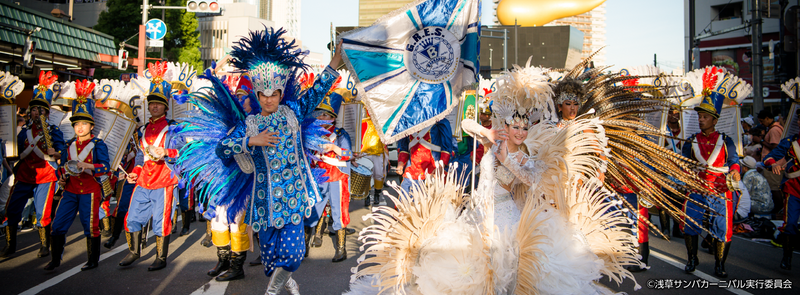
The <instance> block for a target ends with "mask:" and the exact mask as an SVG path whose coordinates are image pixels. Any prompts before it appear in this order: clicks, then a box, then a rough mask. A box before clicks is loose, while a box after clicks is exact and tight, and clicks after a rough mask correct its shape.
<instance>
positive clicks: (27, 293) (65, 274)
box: [20, 231, 153, 295]
mask: <svg viewBox="0 0 800 295" xmlns="http://www.w3.org/2000/svg"><path fill="white" fill-rule="evenodd" d="M81 233H83V232H81ZM81 236H82V235H81ZM152 236H153V231H149V232H148V234H147V238H148V239H149V238H150V237H152ZM125 250H128V244H127V243H125V244H122V245H120V246H117V247H116V248H114V249H113V250H111V251H108V252H106V253H104V254H102V255H100V261H103V260H105V259H106V258H109V257H111V256H114V255H117V253H119V252H122V251H125ZM81 267H83V265H79V266H76V267H73V268H72V269H70V270H68V271H65V272H63V273H61V274H60V275H58V276H56V277H54V278H52V279H49V280H47V281H44V282H43V283H41V284H39V285H36V286H35V287H33V288H30V289H28V290H27V291H25V292H22V293H20V295H33V294H38V293H39V292H42V291H44V290H45V289H47V288H50V287H52V286H55V285H56V284H58V283H61V282H62V281H64V280H66V279H68V278H69V277H71V276H74V275H75V274H77V273H79V272H81Z"/></svg>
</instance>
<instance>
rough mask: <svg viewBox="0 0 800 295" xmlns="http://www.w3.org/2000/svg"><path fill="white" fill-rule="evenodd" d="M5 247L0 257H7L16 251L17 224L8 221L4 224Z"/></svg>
mask: <svg viewBox="0 0 800 295" xmlns="http://www.w3.org/2000/svg"><path fill="white" fill-rule="evenodd" d="M5 230H6V247H5V248H3V253H0V257H3V258H5V257H9V256H11V255H13V254H14V253H15V252H17V225H16V224H11V222H9V223H8V225H7V226H6V229H5Z"/></svg>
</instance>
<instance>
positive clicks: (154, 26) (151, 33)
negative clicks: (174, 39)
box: [145, 18, 167, 47]
mask: <svg viewBox="0 0 800 295" xmlns="http://www.w3.org/2000/svg"><path fill="white" fill-rule="evenodd" d="M145 27H146V29H145V32H146V33H147V46H148V47H164V40H163V39H164V36H166V35H167V24H165V23H164V22H163V21H162V20H160V19H157V18H154V19H151V20H149V21H147V23H145Z"/></svg>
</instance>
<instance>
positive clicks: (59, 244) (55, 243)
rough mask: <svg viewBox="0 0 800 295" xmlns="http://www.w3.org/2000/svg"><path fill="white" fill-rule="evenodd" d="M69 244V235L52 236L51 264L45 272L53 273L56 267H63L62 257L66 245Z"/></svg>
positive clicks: (46, 267) (45, 268)
mask: <svg viewBox="0 0 800 295" xmlns="http://www.w3.org/2000/svg"><path fill="white" fill-rule="evenodd" d="M66 243H67V235H54V236H50V247H52V249H51V250H50V263H48V264H47V265H46V266H45V267H44V270H46V271H51V270H54V269H56V267H59V266H61V255H62V254H64V244H66Z"/></svg>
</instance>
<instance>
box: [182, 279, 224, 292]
mask: <svg viewBox="0 0 800 295" xmlns="http://www.w3.org/2000/svg"><path fill="white" fill-rule="evenodd" d="M227 289H228V281H225V282H217V280H216V279H211V281H209V282H208V283H207V284H205V285H203V286H201V287H200V288H199V289H197V290H196V291H194V292H192V294H191V295H205V294H215V295H216V294H225V290H227Z"/></svg>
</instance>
